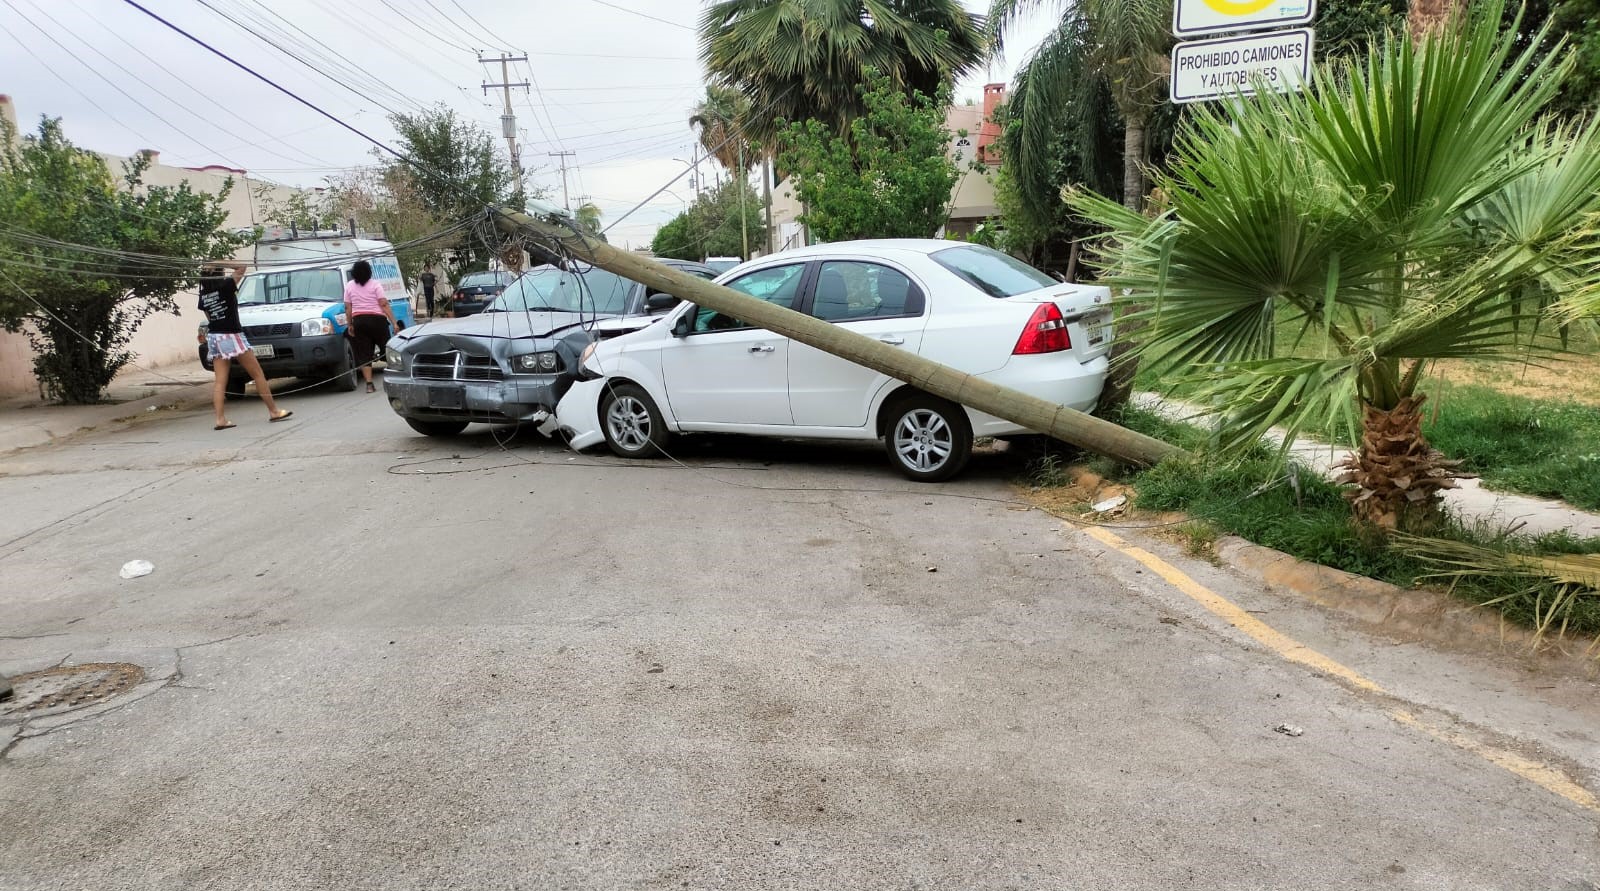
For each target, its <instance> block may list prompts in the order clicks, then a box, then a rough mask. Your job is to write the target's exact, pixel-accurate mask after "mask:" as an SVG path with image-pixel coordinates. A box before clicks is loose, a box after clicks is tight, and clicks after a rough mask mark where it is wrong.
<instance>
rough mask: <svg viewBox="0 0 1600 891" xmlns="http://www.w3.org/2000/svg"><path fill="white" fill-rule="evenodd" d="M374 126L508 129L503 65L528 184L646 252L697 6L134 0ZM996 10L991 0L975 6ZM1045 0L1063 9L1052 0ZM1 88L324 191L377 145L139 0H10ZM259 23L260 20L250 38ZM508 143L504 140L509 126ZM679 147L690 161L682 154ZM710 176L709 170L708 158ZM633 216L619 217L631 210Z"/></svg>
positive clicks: (107, 137) (693, 91)
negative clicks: (403, 115) (401, 120)
mask: <svg viewBox="0 0 1600 891" xmlns="http://www.w3.org/2000/svg"><path fill="white" fill-rule="evenodd" d="M138 2H139V3H140V5H142V6H144V7H145V8H146V9H148V10H150V12H152V13H154V14H155V15H158V16H160V17H161V18H164V19H166V20H167V21H168V22H170V23H171V24H173V25H175V26H177V27H178V28H181V29H183V30H185V31H187V32H189V33H190V34H192V35H193V36H194V37H197V38H199V39H200V40H202V41H205V42H206V43H208V44H210V45H212V46H214V47H215V48H216V49H218V50H221V51H222V52H223V53H225V54H227V55H228V56H229V57H231V58H233V59H236V60H238V61H239V62H241V63H243V64H245V65H247V66H249V67H250V68H252V69H253V70H255V71H256V72H258V73H260V74H262V75H264V76H265V77H267V78H269V79H271V80H273V81H275V82H276V83H278V84H279V85H281V86H282V87H284V88H286V89H287V90H289V91H291V92H293V93H295V94H297V95H299V96H301V97H303V98H305V99H307V100H309V101H310V102H311V103H313V104H315V105H317V106H318V107H320V108H322V109H323V110H325V111H327V112H330V113H331V114H333V115H334V116H335V117H337V118H338V119H339V121H342V122H344V123H345V124H348V125H350V127H353V128H354V129H355V130H358V131H360V132H361V133H362V134H365V135H366V136H370V137H371V138H372V139H375V140H377V141H378V142H382V143H384V144H387V145H393V144H394V130H393V128H392V127H390V125H389V123H388V120H387V117H388V115H389V113H390V112H392V111H403V112H416V111H418V110H419V109H421V108H422V107H425V106H428V105H433V104H436V103H444V104H446V105H448V106H450V107H451V108H453V109H455V110H456V112H457V113H458V114H460V115H462V116H464V117H466V118H467V119H469V120H471V121H473V122H475V123H477V124H479V125H481V126H482V127H483V128H484V129H486V130H487V131H488V132H490V133H491V134H493V135H495V136H497V137H498V136H500V135H501V133H502V129H501V120H500V117H501V115H502V113H503V107H502V106H503V102H504V100H503V95H502V91H501V90H499V89H498V88H495V89H492V90H490V91H488V92H487V93H486V91H485V90H484V89H483V86H482V85H483V84H484V83H499V82H501V80H502V77H501V65H500V63H499V62H498V61H495V62H494V63H493V64H488V65H485V64H480V63H479V61H478V59H479V57H480V56H483V57H488V58H493V59H498V58H499V57H500V55H501V54H502V53H510V54H513V55H526V56H527V57H528V61H526V62H515V63H511V64H510V65H508V66H507V72H508V74H509V77H507V78H506V80H509V81H511V82H516V83H521V82H528V83H530V84H531V85H533V86H534V88H533V89H528V90H520V89H519V90H513V91H512V110H513V112H514V113H515V115H516V119H517V128H518V134H519V135H518V140H519V143H520V145H521V155H522V159H523V166H524V167H525V168H526V169H527V171H528V174H527V176H528V181H529V182H530V183H532V184H535V185H538V186H542V187H544V188H546V189H548V190H550V193H551V195H552V197H553V200H554V201H556V202H557V203H561V202H562V201H563V194H562V173H561V171H560V169H559V166H558V162H559V159H558V158H556V157H553V156H552V155H551V153H554V152H561V151H568V152H573V153H574V154H572V155H570V156H567V158H566V161H567V173H566V190H567V195H568V197H569V198H570V200H571V202H572V204H573V205H574V206H576V204H577V203H578V202H579V200H580V199H582V200H588V201H592V202H594V203H595V204H596V205H598V206H599V207H600V209H601V211H602V213H603V215H604V216H603V222H604V223H605V224H606V225H613V224H614V226H615V227H614V228H612V229H610V230H609V234H608V237H609V238H610V239H611V241H612V243H613V244H618V245H624V246H628V247H640V246H647V245H648V244H649V242H650V239H651V237H652V236H653V235H654V233H655V230H656V229H657V228H658V227H659V226H660V225H662V224H663V223H665V222H666V221H667V220H669V219H671V218H672V217H673V216H674V215H676V214H677V213H679V212H680V211H681V210H683V208H684V206H685V205H686V203H687V202H688V201H689V200H692V199H693V189H692V188H691V186H690V178H689V177H687V176H685V177H683V178H682V179H679V180H678V181H677V182H676V183H675V184H673V185H672V186H670V192H667V193H663V194H661V195H659V196H657V197H656V198H654V199H652V200H651V201H650V202H649V203H648V204H647V205H646V206H644V207H643V208H640V209H639V210H637V211H636V212H634V213H632V214H631V215H627V214H628V212H629V211H630V210H632V209H633V208H634V207H635V205H637V204H639V202H641V201H644V200H645V199H646V198H648V197H649V196H650V194H651V193H652V192H654V191H655V190H656V189H658V188H660V187H661V186H662V185H664V184H666V183H667V181H668V180H670V179H672V178H673V177H674V176H677V175H679V174H682V173H685V172H686V171H687V170H688V168H689V162H690V161H691V160H692V157H693V156H692V155H691V152H693V151H694V150H695V149H694V147H695V146H696V145H697V142H696V137H695V134H694V133H693V132H692V131H691V130H690V128H689V125H688V123H687V120H688V117H689V115H690V113H691V112H690V109H691V108H692V107H693V106H694V104H695V101H696V99H697V98H699V97H700V96H701V95H703V91H704V87H703V83H704V69H703V68H702V66H701V65H700V62H699V59H698V41H697V36H696V32H695V23H696V21H697V20H698V17H699V13H700V9H701V3H699V2H697V0H531V2H530V0H361V2H359V3H350V2H347V0H138ZM963 2H964V3H965V4H966V5H967V6H968V7H969V8H970V9H972V10H973V11H974V12H980V13H981V12H983V11H984V10H985V9H986V8H987V6H988V3H987V0H963ZM1042 5H1043V6H1044V7H1046V8H1047V9H1048V8H1049V7H1050V6H1051V4H1048V3H1047V4H1042ZM0 20H3V21H5V22H6V24H5V27H3V28H0V93H5V94H9V95H10V96H11V97H12V99H13V101H14V102H15V103H16V106H17V115H18V118H19V121H20V123H21V126H22V128H23V129H24V130H31V129H33V128H34V127H35V126H36V125H37V122H38V119H39V117H40V116H41V115H49V116H52V117H60V118H62V119H63V126H64V127H65V129H66V132H67V136H68V138H70V139H71V140H72V141H73V142H74V143H76V144H77V145H79V146H82V147H84V148H89V149H93V150H95V151H99V152H105V153H108V154H115V155H128V154H131V153H133V152H135V151H138V150H140V149H156V150H158V151H160V152H161V161H162V163H164V164H170V165H174V166H184V167H198V166H204V165H208V164H220V165H223V166H227V167H233V168H241V169H245V170H248V171H249V172H250V175H251V176H252V177H253V178H260V179H267V180H272V181H276V182H282V183H287V184H291V185H298V186H317V185H321V184H323V183H324V182H325V179H326V178H327V177H330V176H337V175H338V174H339V173H340V172H341V171H343V170H347V169H349V168H351V167H355V166H359V165H368V164H371V163H373V152H374V150H375V146H374V145H373V143H372V142H369V141H367V140H366V139H364V138H363V137H362V136H360V135H357V134H356V133H353V132H351V131H350V130H347V129H345V128H343V127H341V126H340V124H339V123H336V122H334V121H330V120H328V119H327V118H325V117H323V116H321V115H319V114H318V113H317V112H316V111H313V110H312V109H310V108H307V107H306V106H304V105H302V104H300V103H299V102H296V101H295V100H294V99H292V98H290V97H288V96H286V95H284V94H283V93H281V92H278V91H276V90H274V89H273V88H272V87H270V86H267V85H265V84H263V83H261V82H260V81H258V80H256V79H255V78H253V77H251V76H250V75H249V74H246V73H245V72H243V71H240V70H239V69H237V68H235V67H233V66H231V65H229V64H228V63H227V62H224V61H223V60H221V59H219V58H217V57H216V56H214V55H212V54H210V53H208V52H206V51H205V50H203V49H201V48H200V47H198V46H196V45H195V44H194V43H192V42H191V41H190V40H188V39H187V38H185V37H183V36H181V35H179V34H177V33H175V32H173V31H172V30H170V29H169V28H168V27H167V26H165V25H163V24H161V23H160V22H158V21H156V20H155V19H153V18H151V17H150V16H148V15H146V14H145V13H143V12H141V11H139V10H138V9H136V8H135V7H134V6H132V5H130V4H129V3H128V2H127V0H0ZM1047 27H1048V18H1047V17H1045V16H1044V15H1041V16H1039V17H1036V18H1033V19H1024V20H1022V21H1021V22H1019V23H1018V26H1017V28H1016V30H1015V31H1014V32H1012V36H1011V37H1010V38H1008V47H1007V54H1006V58H1005V59H1003V60H1001V61H999V62H997V63H995V64H992V65H990V66H989V67H988V69H987V70H983V71H979V72H977V73H975V74H974V75H973V76H971V77H969V78H967V79H966V80H964V81H963V82H962V83H961V84H960V85H959V86H958V90H957V101H964V100H966V99H971V100H973V101H981V97H982V88H983V84H985V83H987V82H993V81H1005V80H1009V79H1010V77H1011V76H1012V75H1013V74H1014V73H1015V70H1016V68H1017V66H1018V64H1019V63H1020V62H1022V61H1025V59H1026V57H1027V55H1028V53H1029V51H1030V48H1031V47H1032V46H1033V45H1035V44H1036V43H1037V42H1038V40H1039V39H1040V38H1041V37H1042V35H1043V33H1044V29H1045V28H1047ZM252 31H253V32H254V33H253V34H252V33H250V32H252ZM497 141H498V144H499V145H500V146H501V147H502V150H504V146H505V143H504V140H503V139H502V140H497ZM679 159H681V160H679ZM699 169H700V171H701V173H702V174H703V176H704V178H705V180H706V181H707V184H709V180H710V178H711V176H712V166H711V164H709V163H708V162H704V161H702V162H701V165H700V168H699ZM625 215H627V216H626V217H625V218H624V216H625Z"/></svg>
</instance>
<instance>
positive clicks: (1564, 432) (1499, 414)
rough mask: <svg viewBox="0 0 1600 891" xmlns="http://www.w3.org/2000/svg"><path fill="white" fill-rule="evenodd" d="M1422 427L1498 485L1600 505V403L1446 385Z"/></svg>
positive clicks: (1586, 506)
mask: <svg viewBox="0 0 1600 891" xmlns="http://www.w3.org/2000/svg"><path fill="white" fill-rule="evenodd" d="M1434 399H1435V400H1437V404H1436V405H1434V406H1432V409H1431V410H1430V411H1429V414H1428V420H1427V422H1426V423H1425V424H1424V426H1423V433H1424V435H1425V436H1427V437H1428V440H1429V441H1430V442H1432V443H1433V444H1434V446H1435V447H1437V448H1438V449H1439V450H1440V451H1442V452H1444V453H1445V454H1446V455H1449V456H1450V457H1452V458H1458V459H1460V460H1461V461H1462V462H1463V463H1462V469H1463V470H1465V471H1467V472H1469V473H1473V474H1476V475H1478V476H1481V477H1483V482H1484V484H1485V485H1487V486H1489V487H1490V488H1494V489H1504V490H1508V491H1512V492H1521V493H1523V494H1526V495H1536V496H1540V497H1544V498H1559V499H1561V500H1563V501H1565V502H1567V503H1568V504H1571V505H1573V506H1574V507H1578V508H1583V509H1586V510H1600V408H1596V407H1593V406H1589V405H1581V404H1579V403H1576V402H1565V401H1556V400H1548V399H1537V400H1534V399H1525V398H1521V397H1517V396H1509V395H1506V394H1504V393H1499V392H1496V391H1495V390H1491V389H1489V388H1488V387H1482V386H1449V385H1445V386H1443V387H1441V388H1440V391H1439V392H1438V393H1437V394H1436V395H1435V396H1434Z"/></svg>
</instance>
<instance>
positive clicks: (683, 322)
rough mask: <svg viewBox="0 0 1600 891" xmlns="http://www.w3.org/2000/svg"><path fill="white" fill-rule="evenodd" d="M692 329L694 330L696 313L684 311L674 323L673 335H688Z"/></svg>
mask: <svg viewBox="0 0 1600 891" xmlns="http://www.w3.org/2000/svg"><path fill="white" fill-rule="evenodd" d="M692 330H694V313H692V312H686V313H684V314H683V315H681V316H679V317H678V320H677V321H676V322H673V323H672V336H673V337H688V336H689V332H690V331H692Z"/></svg>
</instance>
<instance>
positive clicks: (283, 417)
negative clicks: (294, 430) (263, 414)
mask: <svg viewBox="0 0 1600 891" xmlns="http://www.w3.org/2000/svg"><path fill="white" fill-rule="evenodd" d="M292 414H294V412H292V411H286V412H284V413H283V414H281V415H273V416H272V417H270V418H268V419H267V420H269V421H271V422H272V423H274V424H276V423H278V422H279V421H287V420H289V416H290V415H292Z"/></svg>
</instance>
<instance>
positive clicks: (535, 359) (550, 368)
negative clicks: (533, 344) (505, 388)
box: [511, 352, 561, 374]
mask: <svg viewBox="0 0 1600 891" xmlns="http://www.w3.org/2000/svg"><path fill="white" fill-rule="evenodd" d="M511 367H512V369H513V370H515V371H516V372H517V373H518V374H555V373H556V372H558V371H560V370H561V357H560V356H559V355H557V354H555V353H550V352H545V353H526V354H524V355H521V356H513V357H512V358H511Z"/></svg>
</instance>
